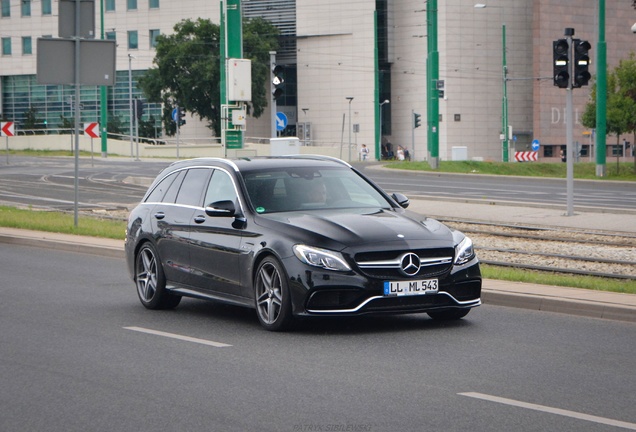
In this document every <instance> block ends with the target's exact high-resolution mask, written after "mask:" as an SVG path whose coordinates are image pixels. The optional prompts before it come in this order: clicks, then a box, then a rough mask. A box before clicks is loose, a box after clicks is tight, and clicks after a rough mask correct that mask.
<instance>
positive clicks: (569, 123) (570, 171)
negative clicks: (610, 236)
mask: <svg viewBox="0 0 636 432" xmlns="http://www.w3.org/2000/svg"><path fill="white" fill-rule="evenodd" d="M569 33H571V34H569ZM566 36H567V40H568V50H569V51H570V52H569V54H568V58H569V59H570V62H569V66H568V69H569V71H568V72H569V74H570V82H569V83H568V88H567V89H566V103H565V123H566V134H565V135H566V146H565V159H566V163H567V167H566V171H567V181H566V183H567V186H566V188H567V211H566V214H565V215H566V216H572V215H573V214H574V157H573V156H574V152H573V151H572V149H573V144H572V142H573V137H574V132H573V130H574V112H573V111H574V110H573V107H572V106H573V104H572V80H573V79H574V61H573V59H574V49H573V47H572V36H574V29H566Z"/></svg>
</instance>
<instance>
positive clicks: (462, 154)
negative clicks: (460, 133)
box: [452, 146, 468, 161]
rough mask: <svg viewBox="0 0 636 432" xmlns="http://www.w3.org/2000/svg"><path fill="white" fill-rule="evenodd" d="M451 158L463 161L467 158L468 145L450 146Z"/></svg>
mask: <svg viewBox="0 0 636 432" xmlns="http://www.w3.org/2000/svg"><path fill="white" fill-rule="evenodd" d="M452 160H454V161H465V160H468V147H464V146H455V147H453V148H452Z"/></svg>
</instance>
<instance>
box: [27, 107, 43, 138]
mask: <svg viewBox="0 0 636 432" xmlns="http://www.w3.org/2000/svg"><path fill="white" fill-rule="evenodd" d="M24 129H26V130H32V131H34V134H36V135H42V134H43V133H44V132H43V131H40V130H39V129H45V126H44V121H43V120H40V119H39V118H38V109H37V108H35V107H30V108H29V109H28V110H26V111H25V112H24Z"/></svg>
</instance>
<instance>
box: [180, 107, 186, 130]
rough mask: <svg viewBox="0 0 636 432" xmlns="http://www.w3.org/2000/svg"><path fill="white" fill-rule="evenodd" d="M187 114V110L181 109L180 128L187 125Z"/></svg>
mask: <svg viewBox="0 0 636 432" xmlns="http://www.w3.org/2000/svg"><path fill="white" fill-rule="evenodd" d="M185 113H186V112H185V108H183V107H179V126H183V125H184V124H186V121H185Z"/></svg>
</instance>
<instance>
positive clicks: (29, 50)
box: [22, 36, 33, 54]
mask: <svg viewBox="0 0 636 432" xmlns="http://www.w3.org/2000/svg"><path fill="white" fill-rule="evenodd" d="M22 54H33V46H32V42H31V36H23V37H22Z"/></svg>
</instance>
